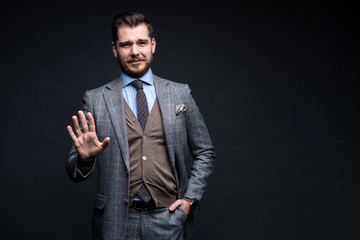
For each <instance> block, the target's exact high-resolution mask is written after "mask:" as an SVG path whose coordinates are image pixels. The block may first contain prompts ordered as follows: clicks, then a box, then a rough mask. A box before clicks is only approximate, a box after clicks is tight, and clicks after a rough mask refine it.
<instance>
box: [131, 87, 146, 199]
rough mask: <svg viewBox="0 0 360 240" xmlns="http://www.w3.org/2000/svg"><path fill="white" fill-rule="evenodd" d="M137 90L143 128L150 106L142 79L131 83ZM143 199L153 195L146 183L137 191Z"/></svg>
mask: <svg viewBox="0 0 360 240" xmlns="http://www.w3.org/2000/svg"><path fill="white" fill-rule="evenodd" d="M131 84H132V85H133V86H134V87H135V88H136V90H137V93H136V105H137V113H138V120H139V122H140V126H141V127H142V129H143V130H144V129H145V126H146V122H147V119H148V117H149V107H148V104H147V101H146V96H145V93H144V89H143V82H142V81H141V80H135V81H133V82H132V83H131ZM136 194H137V195H138V196H139V197H140V198H141V199H142V200H143V201H145V202H149V201H150V199H151V195H150V192H149V190H148V189H147V188H146V186H145V184H143V185H142V186H141V187H140V189H139V191H138V192H137V193H136Z"/></svg>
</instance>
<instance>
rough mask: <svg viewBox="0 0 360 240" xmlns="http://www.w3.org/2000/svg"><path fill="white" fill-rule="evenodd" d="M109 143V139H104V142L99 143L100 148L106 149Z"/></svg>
mask: <svg viewBox="0 0 360 240" xmlns="http://www.w3.org/2000/svg"><path fill="white" fill-rule="evenodd" d="M109 142H110V138H109V137H106V138H105V139H104V141H103V142H102V143H101V147H102V148H106V147H107V146H108V144H109Z"/></svg>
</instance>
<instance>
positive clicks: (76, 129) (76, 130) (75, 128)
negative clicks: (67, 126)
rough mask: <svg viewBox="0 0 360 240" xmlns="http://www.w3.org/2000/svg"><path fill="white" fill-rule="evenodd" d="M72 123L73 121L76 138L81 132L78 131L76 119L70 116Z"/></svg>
mask: <svg viewBox="0 0 360 240" xmlns="http://www.w3.org/2000/svg"><path fill="white" fill-rule="evenodd" d="M71 119H72V121H73V125H74V130H75V133H76V135H77V136H80V135H81V130H80V125H79V121H78V119H77V117H76V116H75V115H74V116H72V118H71Z"/></svg>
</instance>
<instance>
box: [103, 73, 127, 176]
mask: <svg viewBox="0 0 360 240" xmlns="http://www.w3.org/2000/svg"><path fill="white" fill-rule="evenodd" d="M103 95H104V99H105V103H106V107H107V110H108V112H109V115H110V119H111V122H112V125H113V126H114V129H115V134H116V138H117V140H118V143H119V146H120V152H121V154H122V158H123V160H124V163H125V166H126V168H127V170H128V171H130V157H129V144H128V137H127V128H126V119H125V111H124V100H123V94H122V87H121V79H120V77H119V78H117V79H116V80H114V81H112V82H110V83H109V84H107V85H106V89H105V91H104V93H103Z"/></svg>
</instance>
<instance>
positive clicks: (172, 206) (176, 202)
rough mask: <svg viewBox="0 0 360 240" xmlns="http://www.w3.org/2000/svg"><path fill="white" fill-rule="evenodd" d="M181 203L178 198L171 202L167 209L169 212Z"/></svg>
mask: <svg viewBox="0 0 360 240" xmlns="http://www.w3.org/2000/svg"><path fill="white" fill-rule="evenodd" d="M180 205H181V201H180V200H176V201H175V202H174V203H173V204H171V206H170V207H169V210H170V211H171V212H173V211H175V209H177V208H178V207H179V206H180Z"/></svg>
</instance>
